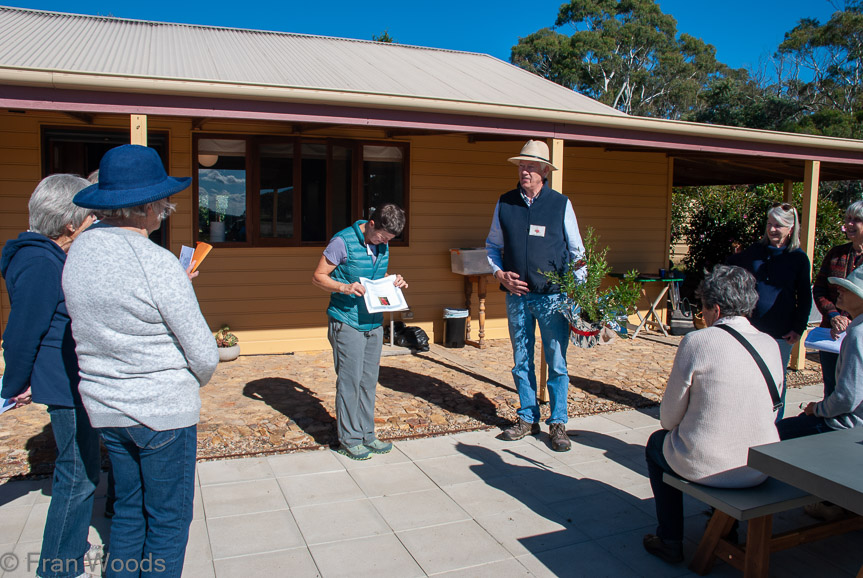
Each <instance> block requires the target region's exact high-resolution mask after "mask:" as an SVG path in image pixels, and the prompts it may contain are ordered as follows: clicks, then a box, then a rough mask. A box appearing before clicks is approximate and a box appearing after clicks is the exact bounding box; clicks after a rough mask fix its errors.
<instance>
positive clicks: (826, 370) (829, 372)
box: [818, 351, 839, 399]
mask: <svg viewBox="0 0 863 578" xmlns="http://www.w3.org/2000/svg"><path fill="white" fill-rule="evenodd" d="M818 357H819V358H820V360H821V376H822V378H823V380H824V399H827V398H828V397H829V396H830V394H831V393H833V390H835V389H836V365H837V364H838V363H839V354H838V353H831V352H829V351H819V352H818Z"/></svg>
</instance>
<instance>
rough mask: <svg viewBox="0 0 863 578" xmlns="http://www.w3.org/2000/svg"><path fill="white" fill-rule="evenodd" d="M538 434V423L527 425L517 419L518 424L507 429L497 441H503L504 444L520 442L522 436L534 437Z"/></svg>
mask: <svg viewBox="0 0 863 578" xmlns="http://www.w3.org/2000/svg"><path fill="white" fill-rule="evenodd" d="M538 433H539V424H538V423H528V422H526V421H524V420H523V419H521V418H519V420H518V422H516V424H515V425H513V426H512V427H508V428H506V429H505V430H503V432H501V434H500V435H498V436H497V439H499V440H503V441H506V442H514V441H517V440H520V439H521V438H523V437H524V436H526V435H528V434H530V435H536V434H538Z"/></svg>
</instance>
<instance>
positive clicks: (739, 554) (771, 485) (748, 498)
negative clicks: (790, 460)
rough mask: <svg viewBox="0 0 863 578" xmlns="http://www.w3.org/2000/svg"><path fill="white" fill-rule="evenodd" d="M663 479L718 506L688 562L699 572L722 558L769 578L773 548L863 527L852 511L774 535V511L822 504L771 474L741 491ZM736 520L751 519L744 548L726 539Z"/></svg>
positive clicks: (748, 575)
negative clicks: (837, 517)
mask: <svg viewBox="0 0 863 578" xmlns="http://www.w3.org/2000/svg"><path fill="white" fill-rule="evenodd" d="M662 479H663V481H664V482H665V483H666V484H668V485H669V486H672V487H674V488H677V489H678V490H680V491H682V492H683V493H684V494H688V495H690V496H692V497H693V498H695V499H697V500H699V501H702V502H704V503H705V504H708V505H710V506H713V507H714V508H716V511H715V512H714V513H713V516H712V517H711V518H710V521H709V522H708V524H707V528H706V529H705V530H704V536H703V537H702V538H701V542H699V544H698V549H697V550H696V551H695V556H694V557H693V558H692V562H691V563H690V565H689V569H690V570H692V571H693V572H695V573H696V574H698V575H699V576H704V575H705V574H708V573H709V572H710V570H711V568H712V567H713V562H714V561H715V560H716V559H717V558H719V559H720V560H723V561H725V562H727V563H728V564H730V565H732V566H734V567H735V568H737V569H738V570H741V571H743V576H744V577H745V578H756V577H758V578H761V577H764V578H766V577H767V576H768V569H769V565H770V554H771V553H772V552H778V551H780V550H786V549H788V548H792V547H794V546H797V545H799V544H805V543H807V542H814V541H816V540H821V539H823V538H827V537H830V536H834V535H836V534H842V533H845V532H850V531H852V530H857V529H860V528H863V517H861V516H856V515H849V516H847V517H845V518H842V519H840V520H836V521H834V522H824V523H819V524H814V525H811V526H806V527H804V528H800V529H798V530H793V531H790V532H784V533H781V534H776V535H775V536H774V535H773V514H778V513H780V512H784V511H786V510H791V509H793V508H799V507H801V506H805V505H807V504H811V503H814V502H817V501H819V498H817V497H815V496H813V495H812V494H809V493H807V492H804V491H803V490H800V489H798V488H795V487H794V486H789V485H788V484H785V483H783V482H780V481H778V480H775V479H773V478H767V481H765V482H764V483H763V484H761V485H759V486H755V487H753V488H740V489H730V488H711V487H709V486H703V485H701V484H694V483H692V482H689V481H686V480H684V479H682V478H679V477H677V476H674V475H671V474H668V473H666V474H664V475H663V477H662ZM734 520H739V521H745V520H748V521H749V529H748V531H747V537H746V545H745V546H743V547H741V546H739V545H738V544H732V543H731V542H729V541H728V540H726V537H727V535H728V533H729V532H730V531H731V528H732V526H733V525H734Z"/></svg>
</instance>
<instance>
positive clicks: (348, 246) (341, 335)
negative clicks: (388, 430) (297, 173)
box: [312, 203, 408, 460]
mask: <svg viewBox="0 0 863 578" xmlns="http://www.w3.org/2000/svg"><path fill="white" fill-rule="evenodd" d="M404 226H405V212H404V211H403V210H402V209H401V208H400V207H398V206H397V205H394V204H391V203H387V204H385V205H382V206H380V207H378V208H377V209H376V210H375V211H374V212H373V213H372V215H371V217H369V220H368V221H357V222H356V223H354V224H353V225H351V226H350V227H348V228H346V229H343V230H342V231H339V232H338V233H336V234H335V235H334V236H333V238H332V240H330V243H329V245H327V248H326V249H325V250H324V254H323V255H322V256H321V260H320V261H319V262H318V266H317V268H316V269H315V272H314V275H313V276H312V283H314V284H315V285H316V286H318V287H320V288H321V289H323V290H324V291H327V292H329V293H330V306H329V307H328V308H327V317H328V318H329V329H328V331H327V337H328V338H329V340H330V344H331V345H332V346H333V361H334V363H335V367H336V375H337V376H338V377H337V379H336V421H337V429H338V436H339V449H338V451H339V453H341V454H344V455H346V456H348V457H349V458H351V459H355V460H367V459H369V458H370V457H371V455H372V454H373V453H376V454H385V453H387V452H388V451H390V450H391V449H392V447H393V445H392V444H391V443H389V442H382V441H380V440H379V439H377V438H376V437H375V421H374V413H375V387H376V386H377V382H378V369H379V367H380V360H381V347H382V345H383V327H382V322H383V314H382V313H369V312H368V310H367V309H366V304H365V301H364V299H363V295H364V294H365V287H363V285H362V284H361V283H360V277H366V278H368V279H372V280H374V279H381V278H382V277H386V274H387V265H388V263H389V245H388V244H387V243H389V242H390V241H391V240H392V239H393V238H394V237H396V236H397V235H399V234H401V232H402V229H404ZM395 286H396V287H402V288H406V287H407V286H408V284H407V283H405V281H404V279H402V276H401V275H396V279H395Z"/></svg>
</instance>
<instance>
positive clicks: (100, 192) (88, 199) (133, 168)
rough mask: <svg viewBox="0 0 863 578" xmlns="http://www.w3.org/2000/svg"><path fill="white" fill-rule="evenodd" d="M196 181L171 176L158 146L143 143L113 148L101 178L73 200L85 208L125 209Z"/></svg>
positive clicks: (154, 199) (148, 201)
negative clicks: (160, 156)
mask: <svg viewBox="0 0 863 578" xmlns="http://www.w3.org/2000/svg"><path fill="white" fill-rule="evenodd" d="M190 184H192V179H191V178H190V177H181V178H176V177H169V176H168V175H167V173H165V167H164V166H163V165H162V159H160V158H159V153H157V152H156V151H155V150H153V149H151V148H148V147H145V146H141V145H122V146H118V147H115V148H112V149H111V150H109V151H108V152H107V153H105V156H103V157H102V161H101V162H100V163H99V182H98V183H96V184H94V185H90V186H89V187H87V188H86V189H82V190H81V191H79V192H78V194H77V195H75V198H74V199H73V200H72V202H74V203H75V204H76V205H78V206H79V207H84V208H85V209H106V210H109V209H122V208H124V207H137V206H139V205H146V204H147V203H152V202H153V201H158V200H159V199H164V198H165V197H170V196H171V195H173V194H174V193H179V192H180V191H182V190H183V189H185V188H186V187H188V186H189V185H190Z"/></svg>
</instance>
